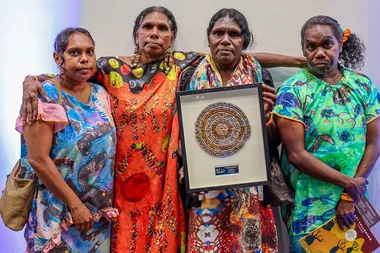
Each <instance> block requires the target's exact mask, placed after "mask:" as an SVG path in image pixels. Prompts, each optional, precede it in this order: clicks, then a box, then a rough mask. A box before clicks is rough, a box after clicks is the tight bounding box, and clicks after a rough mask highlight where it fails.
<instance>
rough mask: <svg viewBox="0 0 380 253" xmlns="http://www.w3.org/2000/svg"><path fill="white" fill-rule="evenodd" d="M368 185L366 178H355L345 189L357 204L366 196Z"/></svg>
mask: <svg viewBox="0 0 380 253" xmlns="http://www.w3.org/2000/svg"><path fill="white" fill-rule="evenodd" d="M367 184H368V181H367V179H365V178H364V177H355V178H352V180H350V184H349V186H347V187H346V188H345V191H346V193H347V194H348V195H350V197H351V198H353V200H354V201H355V203H356V202H357V201H359V200H360V199H361V198H362V197H363V196H364V193H365V192H366V190H367Z"/></svg>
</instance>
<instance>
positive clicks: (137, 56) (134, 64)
mask: <svg viewBox="0 0 380 253" xmlns="http://www.w3.org/2000/svg"><path fill="white" fill-rule="evenodd" d="M139 62H140V50H139V45H138V44H136V47H135V51H134V52H133V56H132V59H131V66H132V67H133V68H136V67H137V65H139Z"/></svg>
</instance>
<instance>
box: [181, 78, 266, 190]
mask: <svg viewBox="0 0 380 253" xmlns="http://www.w3.org/2000/svg"><path fill="white" fill-rule="evenodd" d="M176 97H177V110H178V114H179V123H180V139H181V149H182V159H183V165H184V174H185V184H186V191H187V192H188V193H193V192H201V191H210V190H218V189H226V188H240V187H250V186H254V185H263V184H267V182H268V178H269V168H270V161H269V148H268V140H267V131H266V125H265V115H264V105H263V94H262V86H261V84H250V85H240V86H231V87H222V88H214V89H204V90H197V91H183V92H177V94H176Z"/></svg>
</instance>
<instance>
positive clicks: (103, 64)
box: [88, 57, 108, 86]
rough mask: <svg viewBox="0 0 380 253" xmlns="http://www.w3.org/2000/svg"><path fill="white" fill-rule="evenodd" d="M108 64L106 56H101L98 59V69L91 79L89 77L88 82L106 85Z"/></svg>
mask: <svg viewBox="0 0 380 253" xmlns="http://www.w3.org/2000/svg"><path fill="white" fill-rule="evenodd" d="M107 65H108V62H107V58H106V57H100V58H99V59H98V60H96V71H95V73H94V74H93V75H92V76H91V77H90V79H88V82H90V83H96V84H99V85H101V86H104V76H105V69H106V68H107Z"/></svg>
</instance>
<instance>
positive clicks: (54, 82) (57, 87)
mask: <svg viewBox="0 0 380 253" xmlns="http://www.w3.org/2000/svg"><path fill="white" fill-rule="evenodd" d="M49 81H50V82H49ZM48 82H49V83H51V84H53V85H54V86H55V88H56V89H57V91H58V104H59V105H62V99H63V97H62V90H61V85H60V84H59V83H58V82H56V81H55V80H54V79H50V80H48Z"/></svg>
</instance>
